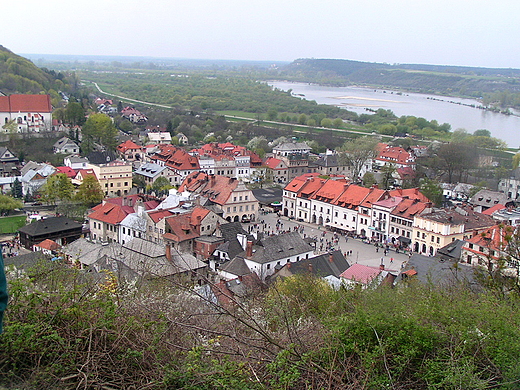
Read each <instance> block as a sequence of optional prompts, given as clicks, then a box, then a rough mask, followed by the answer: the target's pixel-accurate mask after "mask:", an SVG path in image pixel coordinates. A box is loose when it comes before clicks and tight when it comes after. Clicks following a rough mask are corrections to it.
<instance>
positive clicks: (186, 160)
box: [150, 145, 200, 171]
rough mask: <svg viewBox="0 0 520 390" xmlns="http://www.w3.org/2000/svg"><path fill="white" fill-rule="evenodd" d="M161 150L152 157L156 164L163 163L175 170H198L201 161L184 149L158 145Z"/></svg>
mask: <svg viewBox="0 0 520 390" xmlns="http://www.w3.org/2000/svg"><path fill="white" fill-rule="evenodd" d="M157 147H158V148H159V149H160V150H159V152H157V153H156V154H155V155H153V156H152V157H150V159H151V160H152V161H154V162H156V161H161V162H163V163H164V165H166V166H167V167H170V168H173V169H174V170H179V171H182V170H184V171H186V170H198V169H199V168H200V167H199V160H198V159H197V157H194V156H192V155H190V154H188V152H186V151H185V150H184V149H182V148H179V147H177V146H173V145H157Z"/></svg>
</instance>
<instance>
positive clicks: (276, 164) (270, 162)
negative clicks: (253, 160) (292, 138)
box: [264, 157, 287, 169]
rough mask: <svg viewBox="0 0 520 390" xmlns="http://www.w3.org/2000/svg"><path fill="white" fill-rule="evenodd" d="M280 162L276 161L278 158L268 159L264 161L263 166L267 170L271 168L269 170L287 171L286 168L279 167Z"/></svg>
mask: <svg viewBox="0 0 520 390" xmlns="http://www.w3.org/2000/svg"><path fill="white" fill-rule="evenodd" d="M281 162H282V160H280V159H278V158H275V157H269V158H268V159H267V160H265V163H264V164H265V166H266V167H268V168H271V169H276V168H278V169H282V168H284V169H287V167H284V166H280V163H281Z"/></svg>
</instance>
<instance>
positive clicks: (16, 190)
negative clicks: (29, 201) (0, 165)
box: [11, 178, 23, 199]
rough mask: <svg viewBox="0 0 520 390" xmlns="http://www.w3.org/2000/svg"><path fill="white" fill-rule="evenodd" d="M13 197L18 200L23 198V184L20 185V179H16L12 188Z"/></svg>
mask: <svg viewBox="0 0 520 390" xmlns="http://www.w3.org/2000/svg"><path fill="white" fill-rule="evenodd" d="M11 196H12V197H13V198H18V199H21V198H23V188H22V183H20V180H18V178H16V179H14V181H13V186H12V187H11Z"/></svg>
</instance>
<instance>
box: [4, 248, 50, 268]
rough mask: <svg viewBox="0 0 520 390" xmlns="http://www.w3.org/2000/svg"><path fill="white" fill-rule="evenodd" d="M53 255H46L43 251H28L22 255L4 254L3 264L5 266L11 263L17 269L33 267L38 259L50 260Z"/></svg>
mask: <svg viewBox="0 0 520 390" xmlns="http://www.w3.org/2000/svg"><path fill="white" fill-rule="evenodd" d="M52 257H53V256H50V255H46V254H44V253H43V252H40V251H36V252H29V253H26V254H23V255H19V256H14V257H7V256H5V255H4V264H5V266H6V267H8V266H10V265H13V266H14V267H16V268H17V269H21V268H28V267H33V266H35V265H36V264H38V262H40V261H50V260H51V258H52Z"/></svg>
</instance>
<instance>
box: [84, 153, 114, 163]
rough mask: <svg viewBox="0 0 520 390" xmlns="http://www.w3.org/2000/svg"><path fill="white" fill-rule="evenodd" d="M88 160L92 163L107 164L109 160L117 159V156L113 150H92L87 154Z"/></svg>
mask: <svg viewBox="0 0 520 390" xmlns="http://www.w3.org/2000/svg"><path fill="white" fill-rule="evenodd" d="M87 159H88V161H89V162H90V163H91V164H97V165H100V164H107V163H109V162H112V161H114V160H117V156H116V154H115V153H114V152H112V151H105V152H91V153H90V154H89V155H88V156H87Z"/></svg>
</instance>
